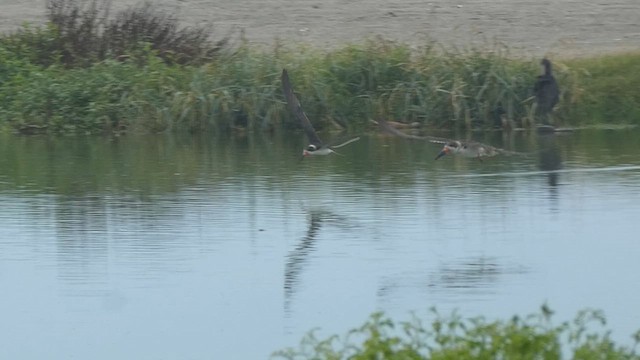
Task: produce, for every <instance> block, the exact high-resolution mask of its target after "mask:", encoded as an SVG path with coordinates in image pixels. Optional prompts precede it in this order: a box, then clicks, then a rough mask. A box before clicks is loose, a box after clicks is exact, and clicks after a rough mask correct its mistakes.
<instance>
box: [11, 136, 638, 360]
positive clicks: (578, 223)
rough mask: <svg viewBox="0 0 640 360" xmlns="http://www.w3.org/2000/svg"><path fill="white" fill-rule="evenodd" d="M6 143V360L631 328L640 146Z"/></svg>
mask: <svg viewBox="0 0 640 360" xmlns="http://www.w3.org/2000/svg"><path fill="white" fill-rule="evenodd" d="M1 140H2V141H1V143H0V203H1V204H2V210H1V211H0V249H1V250H0V286H1V288H2V296H0V319H2V321H1V324H0V358H3V359H133V358H135V359H266V358H268V357H269V355H270V354H271V353H272V352H273V351H276V350H280V349H283V348H285V347H288V346H295V345H297V343H298V342H299V340H300V339H301V337H302V336H303V335H304V334H305V333H306V332H307V331H309V330H311V329H313V328H319V329H320V330H319V332H318V335H319V336H321V337H322V336H328V335H330V334H336V333H338V334H343V333H345V332H346V331H348V330H349V329H352V328H354V327H357V326H359V325H360V324H362V323H363V322H364V321H365V320H366V319H367V317H368V316H369V314H370V313H372V312H374V311H379V310H381V311H384V312H385V313H387V314H388V315H390V316H392V317H393V318H394V319H398V320H403V319H408V318H409V317H410V313H411V312H415V313H416V314H417V315H419V316H422V315H424V316H425V318H428V316H429V315H428V314H429V312H428V309H429V308H431V307H436V308H437V309H438V310H439V311H440V312H441V313H445V314H446V313H448V312H451V311H453V310H457V311H458V312H459V313H461V314H462V315H465V316H467V315H468V316H477V315H484V316H486V317H487V318H489V319H507V318H509V317H511V316H512V315H516V314H518V315H526V314H530V313H532V312H536V311H537V310H538V309H539V308H540V306H541V305H542V304H545V303H546V304H548V306H549V307H550V308H551V309H553V310H555V311H556V315H555V319H556V320H557V321H558V322H560V321H564V320H568V319H571V318H573V316H574V315H575V314H576V312H577V311H579V310H581V309H585V308H596V309H601V310H603V311H604V312H605V314H606V315H607V318H608V324H607V328H609V329H612V330H613V337H614V339H615V340H617V341H620V342H621V343H631V340H630V336H631V334H632V333H633V332H634V331H635V330H638V329H640V313H638V311H637V306H638V304H640V276H639V274H640V261H639V259H640V236H638V230H639V229H640V225H639V221H640V202H639V201H640V195H639V194H640V132H639V131H635V130H623V131H621V130H618V131H606V130H584V131H578V132H575V133H572V134H564V135H551V136H537V135H535V134H524V133H522V134H515V135H512V136H503V135H502V134H500V133H496V134H487V135H484V136H482V137H481V138H480V140H482V141H486V142H490V143H491V144H494V145H496V146H502V147H507V148H510V149H512V150H515V151H518V152H521V153H522V154H521V155H515V156H499V157H495V158H491V159H487V160H485V161H483V162H480V161H477V160H473V159H462V158H455V157H449V156H446V157H444V158H442V159H440V160H438V161H434V157H435V155H436V154H437V153H438V151H439V147H438V146H437V145H434V144H430V143H424V142H411V141H406V140H403V139H399V138H389V137H379V136H376V135H370V136H364V137H363V138H362V139H361V140H360V141H358V142H356V143H354V144H352V145H349V146H347V147H345V148H342V149H340V150H341V151H340V153H341V155H342V156H338V155H336V156H328V157H318V158H313V159H305V160H303V161H300V158H299V154H300V152H301V150H302V148H303V146H304V144H305V143H304V139H303V137H302V135H301V134H299V133H292V134H285V135H279V134H276V135H273V136H270V135H262V134H261V135H237V136H232V137H228V138H227V137H222V136H220V137H213V136H204V135H203V136H177V135H176V136H171V135H154V136H151V135H149V136H123V137H119V138H107V137H60V138H51V137H38V136H34V137H19V136H11V135H5V136H3V137H2V139H1Z"/></svg>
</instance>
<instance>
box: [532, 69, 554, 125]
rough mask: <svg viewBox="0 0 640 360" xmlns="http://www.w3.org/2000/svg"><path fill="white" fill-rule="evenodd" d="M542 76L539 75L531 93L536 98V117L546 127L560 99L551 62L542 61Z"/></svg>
mask: <svg viewBox="0 0 640 360" xmlns="http://www.w3.org/2000/svg"><path fill="white" fill-rule="evenodd" d="M540 63H541V64H542V66H544V74H542V75H539V76H538V79H537V80H536V84H535V86H534V87H533V91H534V93H535V96H536V104H537V105H536V115H537V116H538V117H539V118H541V119H542V122H543V123H544V124H545V125H546V124H548V123H549V114H551V111H552V110H553V107H554V106H556V104H557V103H558V100H559V99H560V90H559V89H558V83H557V82H556V78H555V77H553V74H552V73H551V61H549V60H548V59H542V61H541V62H540Z"/></svg>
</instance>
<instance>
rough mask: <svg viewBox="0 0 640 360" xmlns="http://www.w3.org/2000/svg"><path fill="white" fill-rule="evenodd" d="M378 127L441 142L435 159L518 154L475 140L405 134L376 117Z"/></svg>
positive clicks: (386, 130) (398, 134) (415, 138)
mask: <svg viewBox="0 0 640 360" xmlns="http://www.w3.org/2000/svg"><path fill="white" fill-rule="evenodd" d="M376 122H377V123H378V125H379V126H380V128H381V129H382V130H383V131H385V132H388V133H390V134H392V135H396V136H400V137H403V138H405V139H413V140H426V141H429V142H431V143H434V144H442V145H443V147H442V150H440V152H439V153H438V155H437V156H436V160H438V159H440V158H441V157H443V156H445V155H449V154H450V155H459V156H462V157H468V158H476V159H478V160H482V158H484V157H492V156H496V155H501V154H502V155H519V154H520V153H516V152H513V151H508V150H504V149H500V148H496V147H493V146H490V145H486V144H482V143H479V142H476V141H464V140H452V139H445V138H439V137H435V136H417V135H410V134H405V133H403V132H402V131H400V130H398V129H396V128H394V127H393V126H391V125H390V124H389V123H388V122H387V121H386V120H382V119H378V120H377V121H376Z"/></svg>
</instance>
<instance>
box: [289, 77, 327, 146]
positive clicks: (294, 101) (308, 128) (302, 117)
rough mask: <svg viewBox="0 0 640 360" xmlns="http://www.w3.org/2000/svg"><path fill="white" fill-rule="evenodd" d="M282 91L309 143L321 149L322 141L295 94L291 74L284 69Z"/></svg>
mask: <svg viewBox="0 0 640 360" xmlns="http://www.w3.org/2000/svg"><path fill="white" fill-rule="evenodd" d="M282 91H283V92H284V97H285V99H287V105H288V106H289V110H291V112H292V113H293V114H294V115H295V116H296V118H297V119H298V121H300V124H301V125H302V128H303V129H304V132H305V133H306V134H307V138H309V142H310V143H311V144H313V145H315V146H316V147H318V148H320V147H321V146H322V144H323V143H322V140H320V138H319V137H318V134H316V130H315V129H314V128H313V125H311V121H309V118H308V117H307V114H305V113H304V110H302V106H301V105H300V101H298V98H297V97H296V95H295V94H294V93H293V88H292V87H291V82H290V81H289V74H288V73H287V70H286V69H282Z"/></svg>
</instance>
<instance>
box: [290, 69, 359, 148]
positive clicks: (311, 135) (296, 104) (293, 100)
mask: <svg viewBox="0 0 640 360" xmlns="http://www.w3.org/2000/svg"><path fill="white" fill-rule="evenodd" d="M282 91H283V92H284V97H285V98H286V99H287V105H288V106H289V110H291V113H293V115H295V117H296V118H297V119H298V121H300V125H302V129H304V132H305V134H307V138H308V139H309V145H308V146H307V148H306V149H304V150H303V151H302V157H303V158H304V157H305V156H312V155H329V154H331V153H334V154H337V153H336V152H335V150H334V149H337V148H339V147H343V146H345V145H347V144H350V143H352V142H354V141H357V140H360V138H359V137H355V138H353V139H351V140H348V141H345V142H343V143H342V144H339V145H330V144H325V143H323V142H322V140H320V137H319V136H318V134H316V130H315V129H314V128H313V125H311V121H309V118H308V117H307V114H305V113H304V110H302V106H301V105H300V101H298V98H297V97H296V95H295V94H294V93H293V87H292V86H291V82H290V81H289V74H288V73H287V70H285V69H283V70H282Z"/></svg>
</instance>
